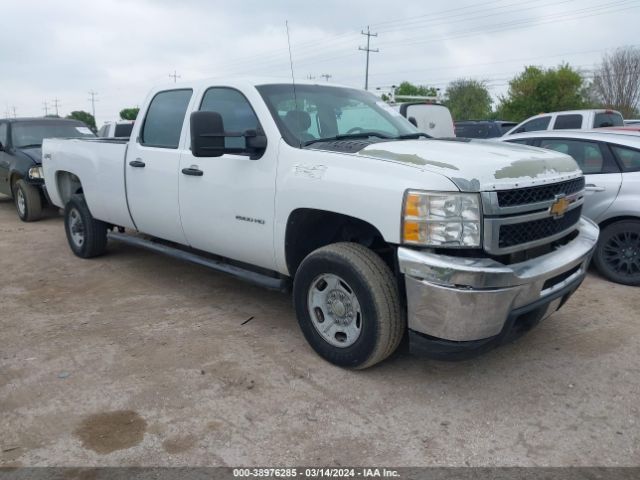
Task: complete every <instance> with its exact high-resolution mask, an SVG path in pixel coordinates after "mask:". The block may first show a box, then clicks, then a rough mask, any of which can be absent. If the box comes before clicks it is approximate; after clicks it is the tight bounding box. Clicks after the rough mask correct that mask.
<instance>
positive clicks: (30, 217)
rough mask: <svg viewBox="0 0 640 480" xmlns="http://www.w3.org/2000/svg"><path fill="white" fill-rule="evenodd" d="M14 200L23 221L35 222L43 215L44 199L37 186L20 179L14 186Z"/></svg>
mask: <svg viewBox="0 0 640 480" xmlns="http://www.w3.org/2000/svg"><path fill="white" fill-rule="evenodd" d="M13 200H14V202H15V205H16V211H17V212H18V217H20V220H22V221H23V222H33V221H35V220H38V219H39V218H40V217H42V200H41V198H40V191H39V190H38V188H37V187H34V186H33V185H29V184H28V183H27V182H25V181H24V180H18V181H17V182H16V183H15V185H14V187H13Z"/></svg>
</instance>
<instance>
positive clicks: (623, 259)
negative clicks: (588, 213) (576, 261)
mask: <svg viewBox="0 0 640 480" xmlns="http://www.w3.org/2000/svg"><path fill="white" fill-rule="evenodd" d="M593 261H594V263H595V265H596V268H597V269H598V271H599V272H600V273H601V274H602V275H603V276H605V277H606V278H607V279H609V280H611V281H613V282H617V283H622V284H625V285H640V221H638V220H623V221H620V222H615V223H612V224H611V225H608V226H607V227H605V228H604V229H603V230H602V232H601V233H600V239H599V240H598V247H597V249H596V253H595V255H594V257H593Z"/></svg>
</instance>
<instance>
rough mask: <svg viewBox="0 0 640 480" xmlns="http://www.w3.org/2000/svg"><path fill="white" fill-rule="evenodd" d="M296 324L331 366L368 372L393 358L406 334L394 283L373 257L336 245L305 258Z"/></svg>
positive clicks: (296, 283) (297, 284) (362, 249)
mask: <svg viewBox="0 0 640 480" xmlns="http://www.w3.org/2000/svg"><path fill="white" fill-rule="evenodd" d="M293 297H294V303H295V308H296V315H297V317H298V323H299V324H300V328H301V329H302V332H303V333H304V336H305V338H306V339H307V341H308V342H309V344H310V345H311V347H313V349H314V350H315V351H316V352H317V353H318V354H319V355H320V356H321V357H323V358H324V359H326V360H328V361H329V362H331V363H333V364H335V365H338V366H341V367H348V368H357V369H362V368H367V367H370V366H372V365H374V364H376V363H378V362H380V361H382V360H384V359H385V358H387V357H388V356H389V355H391V354H392V353H393V352H394V351H395V349H396V348H397V347H398V344H399V343H400V340H401V339H402V336H403V335H404V331H405V319H404V313H403V310H402V309H401V308H400V299H399V294H398V289H397V286H396V283H395V278H394V276H393V274H392V273H391V270H390V269H389V267H388V266H387V265H386V264H385V263H384V262H383V261H382V259H381V258H380V257H379V256H378V255H376V254H375V253H374V252H372V251H371V250H369V249H368V248H366V247H363V246H362V245H359V244H356V243H347V242H344V243H336V244H333V245H328V246H326V247H322V248H319V249H318V250H316V251H314V252H312V253H311V254H309V256H307V257H306V258H305V259H304V260H303V262H302V263H301V265H300V267H299V268H298V271H297V273H296V276H295V280H294V287H293Z"/></svg>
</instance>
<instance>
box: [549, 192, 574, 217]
mask: <svg viewBox="0 0 640 480" xmlns="http://www.w3.org/2000/svg"><path fill="white" fill-rule="evenodd" d="M569 205H571V202H570V201H569V200H568V199H567V197H565V196H562V197H560V196H557V197H556V201H555V202H553V203H552V204H551V207H550V208H549V212H550V213H551V215H553V218H561V217H562V216H563V215H564V214H565V213H566V212H567V210H568V209H569Z"/></svg>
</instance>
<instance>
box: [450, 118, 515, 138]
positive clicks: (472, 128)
mask: <svg viewBox="0 0 640 480" xmlns="http://www.w3.org/2000/svg"><path fill="white" fill-rule="evenodd" d="M515 125H516V122H507V121H503V120H461V121H459V122H455V134H456V137H464V138H495V137H501V136H502V135H504V133H505V132H507V131H509V130H511V128H512V127H514V126H515Z"/></svg>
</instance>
